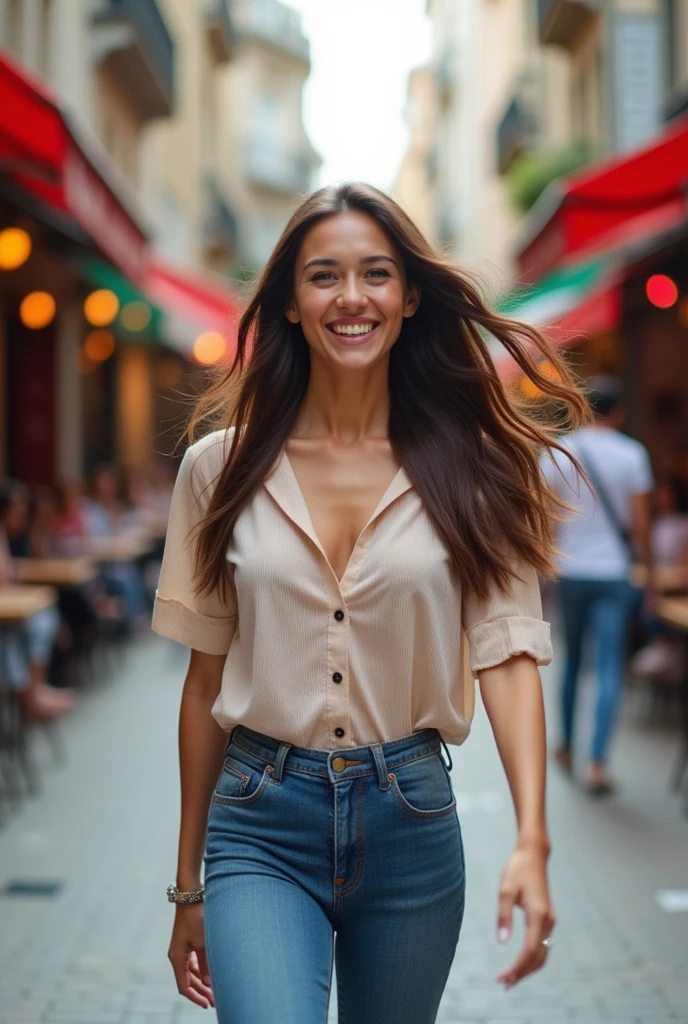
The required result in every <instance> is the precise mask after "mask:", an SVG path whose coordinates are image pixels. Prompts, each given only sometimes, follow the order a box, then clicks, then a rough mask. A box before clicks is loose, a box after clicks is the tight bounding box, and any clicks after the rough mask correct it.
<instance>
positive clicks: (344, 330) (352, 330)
mask: <svg viewBox="0 0 688 1024" xmlns="http://www.w3.org/2000/svg"><path fill="white" fill-rule="evenodd" d="M374 326H375V325H374V324H372V323H371V324H334V326H333V327H332V330H333V331H334V333H335V334H369V333H370V332H371V331H372V330H373V328H374Z"/></svg>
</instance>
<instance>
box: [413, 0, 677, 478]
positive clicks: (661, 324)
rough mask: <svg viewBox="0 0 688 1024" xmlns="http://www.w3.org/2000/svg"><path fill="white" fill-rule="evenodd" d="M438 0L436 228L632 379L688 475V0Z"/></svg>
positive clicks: (574, 343) (569, 338)
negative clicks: (653, 295)
mask: <svg viewBox="0 0 688 1024" xmlns="http://www.w3.org/2000/svg"><path fill="white" fill-rule="evenodd" d="M427 9H428V14H429V17H430V18H431V21H432V24H433V30H434V39H435V45H434V56H433V59H432V62H431V64H430V66H429V67H428V68H426V69H424V71H423V74H425V75H426V76H427V75H430V76H432V77H433V78H434V90H432V93H431V94H432V96H433V99H432V101H431V102H430V104H429V108H430V114H429V115H428V117H427V124H428V125H430V124H435V125H436V128H435V130H434V132H431V133H430V137H428V133H427V132H424V131H423V129H422V128H418V127H417V126H416V128H415V140H417V139H422V142H423V148H424V157H425V165H426V168H427V170H426V172H425V174H426V180H428V181H430V182H431V183H432V188H431V190H430V191H429V192H426V193H425V194H423V195H418V196H417V197H416V198H415V199H414V196H413V190H411V194H410V195H409V196H408V197H407V198H406V200H405V201H406V205H407V206H408V207H409V209H410V211H411V212H412V213H413V214H414V215H415V216H417V218H418V219H419V220H422V221H423V222H427V220H428V213H427V205H428V195H430V196H431V201H432V212H431V216H430V218H429V220H430V222H431V224H432V226H433V227H432V230H431V231H430V232H429V233H430V235H431V237H433V239H434V240H435V241H436V242H439V243H440V244H442V245H444V246H445V247H446V248H447V249H448V250H449V252H450V253H451V255H452V256H453V257H454V258H456V259H458V260H459V261H468V262H469V263H470V264H472V265H474V264H475V263H476V262H477V264H478V269H479V270H480V271H482V273H483V275H484V276H485V277H486V278H487V281H488V289H489V291H490V292H491V295H492V298H493V299H495V300H496V301H498V308H501V309H502V311H503V312H505V313H512V314H513V315H514V316H517V317H521V318H523V319H527V320H529V321H530V322H531V323H534V324H535V325H536V326H541V327H544V328H547V330H548V331H549V332H550V335H551V337H552V338H553V339H554V340H555V341H556V342H557V344H559V345H561V346H564V347H565V348H566V349H567V350H568V352H569V355H570V359H571V361H572V363H573V364H574V366H575V367H576V368H577V369H578V371H579V372H580V373H581V374H582V375H583V376H587V375H589V374H591V373H594V372H598V371H603V372H611V373H617V374H620V375H622V376H624V377H625V379H626V385H627V392H628V395H629V399H630V404H631V410H630V426H631V429H632V430H633V431H634V432H635V433H637V434H639V435H640V436H642V438H643V440H645V442H646V443H647V444H648V445H649V446H650V448H651V450H652V451H653V454H654V455H655V459H656V461H657V463H658V464H659V462H660V461H662V460H663V462H664V463H671V462H672V460H673V461H674V462H675V461H676V460H677V459H678V460H679V461H680V460H683V463H684V465H683V469H682V475H688V334H687V332H688V280H687V278H686V267H687V265H688V261H687V260H686V255H688V199H687V197H686V192H685V181H686V173H687V171H688V0H605V2H604V3H601V2H599V0H594V2H588V3H586V2H578V0H576V2H574V0H509V2H508V3H506V2H500V0H465V2H462V3H461V4H460V5H459V4H455V3H452V2H451V0H428V5H427ZM415 91H416V84H415V82H414V76H412V77H411V80H410V82H409V95H410V101H409V103H410V105H411V102H412V97H413V95H414V92H415ZM413 131H414V130H413V129H412V134H411V142H410V145H409V152H408V154H407V157H406V160H405V165H406V164H407V163H408V161H409V158H410V156H411V154H412V152H413V149H414V145H416V146H417V141H414V134H413ZM403 171H404V167H402V172H403ZM400 185H403V173H400V176H399V181H398V182H397V186H398V187H399V186H400ZM657 275H659V276H660V278H661V279H660V283H659V288H660V292H661V287H662V283H663V279H664V278H667V279H668V283H666V282H664V287H665V293H664V295H662V294H659V305H658V304H657V303H655V302H654V301H653V299H651V298H650V292H651V291H652V287H656V285H653V286H651V287H650V292H648V281H649V280H650V278H652V277H656V276H657ZM657 294H658V293H657ZM500 297H501V298H500ZM662 303H666V305H664V306H663V305H662ZM659 353H661V358H659V357H658V355H659ZM500 368H501V370H502V372H503V374H504V375H505V377H506V378H507V379H513V380H514V382H515V383H518V379H517V377H514V376H513V375H514V372H515V371H514V367H513V364H509V362H508V361H504V360H503V359H502V361H501V363H500ZM524 386H527V382H524ZM672 452H673V454H672ZM665 468H667V470H668V469H669V468H670V467H669V466H668V465H667V466H666V467H665Z"/></svg>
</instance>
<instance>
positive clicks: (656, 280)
mask: <svg viewBox="0 0 688 1024" xmlns="http://www.w3.org/2000/svg"><path fill="white" fill-rule="evenodd" d="M645 293H646V295H647V297H648V299H649V300H650V302H651V303H652V305H653V306H657V307H658V308H659V309H669V307H670V306H673V304H674V303H675V302H676V300H677V298H678V288H677V287H676V285H675V283H674V282H673V281H672V280H671V278H670V277H667V275H666V274H653V275H652V277H648V279H647V284H646V285H645Z"/></svg>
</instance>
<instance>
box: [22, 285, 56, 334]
mask: <svg viewBox="0 0 688 1024" xmlns="http://www.w3.org/2000/svg"><path fill="white" fill-rule="evenodd" d="M56 309H57V303H56V302H55V299H54V298H53V296H52V295H51V294H50V292H29V294H28V295H25V296H24V298H23V299H22V302H21V305H20V307H19V319H20V320H21V322H22V323H23V324H24V327H29V328H30V329H31V330H32V331H40V329H41V328H42V327H47V326H48V324H49V323H50V322H51V321H52V320H53V319H54V317H55V311H56Z"/></svg>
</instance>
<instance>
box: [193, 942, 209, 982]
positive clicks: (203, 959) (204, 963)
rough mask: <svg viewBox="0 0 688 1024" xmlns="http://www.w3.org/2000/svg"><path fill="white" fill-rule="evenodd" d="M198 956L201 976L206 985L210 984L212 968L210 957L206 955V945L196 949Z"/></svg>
mask: <svg viewBox="0 0 688 1024" xmlns="http://www.w3.org/2000/svg"><path fill="white" fill-rule="evenodd" d="M196 956H197V957H198V969H199V971H200V972H201V977H202V978H203V982H204V984H205V985H210V968H209V967H208V958H207V956H206V955H205V946H201V947H200V948H199V949H197V950H196Z"/></svg>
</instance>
